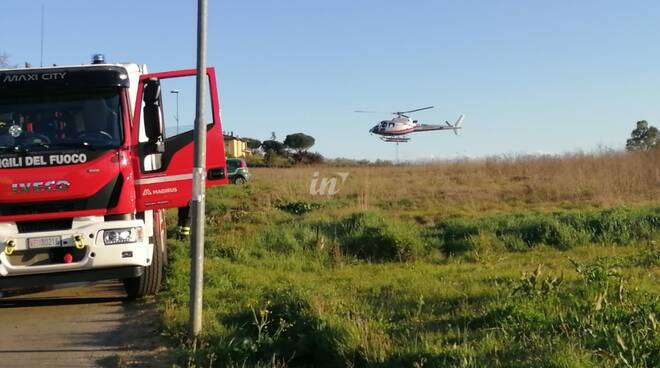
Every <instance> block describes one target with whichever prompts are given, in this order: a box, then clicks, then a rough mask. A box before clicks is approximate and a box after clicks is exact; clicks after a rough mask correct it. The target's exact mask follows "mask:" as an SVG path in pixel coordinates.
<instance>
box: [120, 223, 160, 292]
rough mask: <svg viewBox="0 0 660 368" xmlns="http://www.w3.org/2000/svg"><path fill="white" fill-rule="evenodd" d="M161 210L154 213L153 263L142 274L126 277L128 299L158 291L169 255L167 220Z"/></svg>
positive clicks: (125, 288)
mask: <svg viewBox="0 0 660 368" xmlns="http://www.w3.org/2000/svg"><path fill="white" fill-rule="evenodd" d="M163 215H164V214H163V213H162V212H161V211H158V212H156V213H154V227H155V229H154V234H155V236H154V253H153V259H152V260H151V265H150V266H147V267H145V268H144V273H142V276H139V277H133V278H130V279H124V290H125V291H126V294H127V295H128V299H130V300H135V299H140V298H144V297H145V296H148V295H154V294H156V292H158V288H159V287H160V281H161V279H162V277H163V267H164V264H165V262H166V259H165V257H167V244H166V241H167V240H166V235H165V220H164V217H162V216H163ZM161 218H163V220H162V221H161V220H160V219H161Z"/></svg>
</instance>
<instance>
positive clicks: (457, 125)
mask: <svg viewBox="0 0 660 368" xmlns="http://www.w3.org/2000/svg"><path fill="white" fill-rule="evenodd" d="M464 118H465V115H464V114H461V116H459V117H458V119H457V120H456V122H455V123H454V125H453V127H454V134H456V135H459V129H462V128H461V124H463V119H464Z"/></svg>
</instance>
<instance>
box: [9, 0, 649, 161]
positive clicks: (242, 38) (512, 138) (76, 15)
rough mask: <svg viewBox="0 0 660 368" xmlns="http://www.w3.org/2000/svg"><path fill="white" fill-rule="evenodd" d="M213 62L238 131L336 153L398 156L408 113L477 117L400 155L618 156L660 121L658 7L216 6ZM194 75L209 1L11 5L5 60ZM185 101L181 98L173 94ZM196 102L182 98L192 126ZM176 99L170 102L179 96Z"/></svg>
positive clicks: (467, 1)
mask: <svg viewBox="0 0 660 368" xmlns="http://www.w3.org/2000/svg"><path fill="white" fill-rule="evenodd" d="M209 3H210V4H209V15H210V18H209V32H210V33H209V58H208V63H209V65H213V66H216V67H217V69H218V73H219V83H220V95H221V104H222V114H223V125H224V128H225V130H229V131H234V132H235V133H237V134H239V135H241V136H248V137H254V138H259V139H265V138H268V137H269V136H270V132H272V131H274V132H275V133H276V134H277V136H278V137H279V138H282V139H283V138H284V136H285V135H286V134H289V133H294V132H305V133H307V134H311V135H312V136H314V137H315V138H316V140H317V144H316V145H315V147H314V148H313V149H314V150H318V151H319V152H321V153H323V154H324V155H326V156H329V157H339V156H342V157H353V158H369V159H376V158H381V159H393V158H394V146H393V145H392V144H388V143H384V142H381V141H380V140H379V139H377V138H376V137H375V136H370V135H369V134H368V132H367V131H368V129H369V128H370V127H371V126H372V125H373V124H374V123H375V122H376V121H378V120H381V119H383V118H386V117H387V116H386V115H382V116H381V115H364V114H355V113H353V110H356V109H372V110H381V111H395V110H402V109H412V108H416V107H422V106H428V105H435V106H436V109H433V110H429V111H423V112H420V113H419V114H417V115H415V117H416V118H418V119H419V120H421V121H424V122H431V123H432V122H442V121H444V120H445V119H447V120H454V119H456V117H457V116H458V115H459V114H461V113H464V114H466V119H465V123H464V124H465V129H464V131H463V134H462V135H461V136H459V137H455V136H454V135H453V134H451V133H449V132H433V133H421V134H417V135H412V138H413V139H412V141H411V142H410V143H407V144H403V145H401V146H400V157H401V159H408V160H413V159H429V158H441V157H455V156H477V157H478V156H485V155H493V154H503V153H507V154H509V153H534V152H552V153H555V152H564V151H575V150H580V149H582V150H593V149H595V148H597V147H598V146H599V145H604V146H609V147H613V148H621V147H622V146H623V144H624V143H625V139H626V138H627V137H628V135H629V134H630V131H631V130H632V129H633V128H634V123H635V121H637V120H640V119H646V120H649V121H650V122H651V124H655V125H658V124H659V123H658V122H659V121H660V111H659V109H658V108H657V106H658V100H659V98H660V93H659V92H658V88H659V86H660V69H659V68H658V60H660V48H659V47H658V39H657V37H658V35H659V34H660V23H658V21H657V20H658V19H660V3H659V2H657V1H634V2H623V1H586V0H585V1H579V2H577V1H552V2H550V1H546V2H540V1H523V0H520V1H504V0H503V1H486V0H482V1H472V0H463V1H459V0H454V1H439V0H438V1H431V0H429V1H422V0H417V1H413V0H411V1H406V2H403V1H390V0H380V1H372V0H364V1H359V0H352V1H348V0H334V1H299V0H295V1H275V0H272V1H215V0H210V1H209ZM42 4H45V6H46V38H45V58H44V61H45V63H46V64H52V63H57V64H77V63H86V62H88V60H89V57H90V56H91V55H92V54H93V53H96V52H102V53H105V54H106V56H107V59H108V60H109V61H117V62H119V61H132V62H137V63H145V64H148V65H149V67H150V70H151V71H164V70H170V69H180V68H188V67H194V62H195V54H194V53H195V29H196V24H195V23H196V8H195V6H196V1H191V0H187V1H151V0H142V1H126V0H113V1H112V2H107V1H104V2H100V1H82V0H69V1H66V0H62V1H43V0H42V1H31V0H20V1H17V0H4V1H3V9H2V12H1V13H0V24H2V28H1V30H0V52H6V53H7V54H9V55H10V57H11V60H12V61H13V62H15V63H23V62H24V61H29V62H31V63H32V64H36V65H38V64H39V49H40V48H39V40H40V11H41V10H40V9H41V5H42ZM169 97H170V98H173V96H169ZM191 97H192V96H188V100H186V96H181V105H182V106H181V109H182V116H184V115H186V113H192V110H193V101H192V100H190V98H191ZM167 103H173V102H170V101H167Z"/></svg>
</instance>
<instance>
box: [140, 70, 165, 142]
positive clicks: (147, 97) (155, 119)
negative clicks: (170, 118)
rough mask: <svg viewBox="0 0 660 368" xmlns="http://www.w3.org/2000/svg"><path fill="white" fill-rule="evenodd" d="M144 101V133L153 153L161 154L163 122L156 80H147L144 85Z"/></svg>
mask: <svg viewBox="0 0 660 368" xmlns="http://www.w3.org/2000/svg"><path fill="white" fill-rule="evenodd" d="M142 100H143V101H144V109H143V115H144V131H145V134H146V135H147V138H148V139H149V143H151V144H152V145H153V147H152V151H153V152H163V151H164V147H163V140H162V138H163V121H162V119H161V108H160V107H161V88H160V82H159V81H158V79H155V78H154V79H149V80H147V81H146V82H145V83H144V89H143V93H142Z"/></svg>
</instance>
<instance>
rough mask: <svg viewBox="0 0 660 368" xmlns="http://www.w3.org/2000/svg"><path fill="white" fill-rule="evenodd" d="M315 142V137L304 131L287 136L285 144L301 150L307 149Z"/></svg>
mask: <svg viewBox="0 0 660 368" xmlns="http://www.w3.org/2000/svg"><path fill="white" fill-rule="evenodd" d="M315 142H316V140H315V139H314V137H312V136H310V135H307V134H303V133H295V134H289V135H287V136H286V139H285V140H284V145H285V146H287V147H289V148H291V149H294V150H296V151H298V152H300V151H307V150H308V149H309V148H310V147H312V146H313V145H314V143H315Z"/></svg>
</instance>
